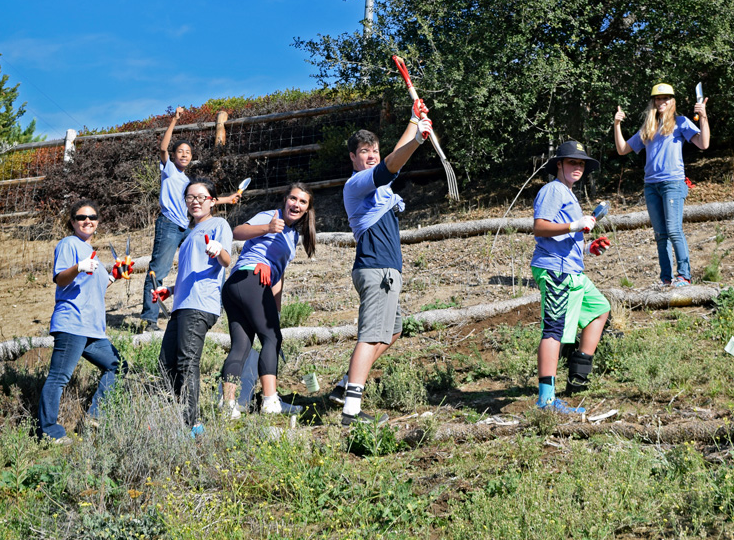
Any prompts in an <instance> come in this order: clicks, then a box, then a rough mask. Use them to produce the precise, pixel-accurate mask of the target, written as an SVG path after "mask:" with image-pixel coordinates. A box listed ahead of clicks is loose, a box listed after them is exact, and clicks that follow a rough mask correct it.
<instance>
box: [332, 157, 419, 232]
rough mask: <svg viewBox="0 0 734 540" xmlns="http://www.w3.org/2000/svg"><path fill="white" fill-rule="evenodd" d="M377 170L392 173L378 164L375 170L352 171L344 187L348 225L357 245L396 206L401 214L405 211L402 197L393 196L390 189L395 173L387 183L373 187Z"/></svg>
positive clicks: (373, 168) (381, 164)
mask: <svg viewBox="0 0 734 540" xmlns="http://www.w3.org/2000/svg"><path fill="white" fill-rule="evenodd" d="M379 168H382V169H384V171H386V172H387V173H388V174H392V173H390V172H389V171H387V167H386V166H385V165H384V164H383V163H382V162H380V163H379V164H378V165H376V166H375V167H372V168H370V169H365V170H364V171H359V172H355V173H354V174H353V175H352V177H351V178H350V179H349V180H347V183H346V184H344V193H343V196H344V209H345V210H346V211H347V217H348V218H349V226H350V227H351V228H352V233H353V234H354V239H355V240H357V242H359V239H360V238H362V235H363V234H364V233H365V231H366V230H367V229H369V228H370V227H372V225H374V224H375V223H377V222H378V221H379V220H380V218H381V217H382V216H383V215H385V214H386V213H387V212H390V211H391V210H392V209H393V207H395V206H397V209H398V211H400V212H402V211H403V210H405V203H404V202H403V198H402V197H401V196H400V195H397V194H395V193H393V190H392V187H391V184H392V180H394V179H395V178H397V176H398V173H395V174H392V176H393V178H392V180H391V181H390V183H386V184H384V185H380V186H376V184H375V180H374V178H373V175H374V174H375V172H376V171H377V172H379V171H380V169H379ZM383 174H384V173H383Z"/></svg>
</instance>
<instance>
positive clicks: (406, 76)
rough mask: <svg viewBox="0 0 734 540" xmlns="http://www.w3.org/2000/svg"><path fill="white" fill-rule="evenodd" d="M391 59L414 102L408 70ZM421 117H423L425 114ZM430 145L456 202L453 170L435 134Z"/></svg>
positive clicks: (414, 95)
mask: <svg viewBox="0 0 734 540" xmlns="http://www.w3.org/2000/svg"><path fill="white" fill-rule="evenodd" d="M392 59H393V61H394V62H395V65H397V66H398V71H400V75H402V76H403V80H404V81H405V85H406V86H407V87H408V93H409V94H410V97H411V99H412V100H413V101H414V102H415V100H417V99H420V98H419V97H418V92H416V90H415V88H414V87H413V83H412V81H411V80H410V75H409V74H408V68H407V66H406V65H405V61H404V60H403V59H402V58H400V57H399V56H397V55H393V57H392ZM422 116H425V113H424V114H423V115H422ZM431 144H433V148H435V150H436V153H437V154H438V157H439V158H440V159H441V165H443V168H444V170H445V171H446V180H447V181H448V185H449V198H451V199H453V200H454V201H458V200H459V188H458V186H457V185H456V174H455V173H454V169H453V168H452V167H451V164H450V163H449V162H448V160H447V159H446V154H444V153H443V150H442V149H441V145H440V144H439V143H438V137H436V134H435V133H431Z"/></svg>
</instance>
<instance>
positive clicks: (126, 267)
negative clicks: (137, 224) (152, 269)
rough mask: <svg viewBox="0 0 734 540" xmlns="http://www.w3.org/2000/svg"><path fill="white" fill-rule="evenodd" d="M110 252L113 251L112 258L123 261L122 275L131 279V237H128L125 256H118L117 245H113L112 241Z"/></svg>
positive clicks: (121, 266)
mask: <svg viewBox="0 0 734 540" xmlns="http://www.w3.org/2000/svg"><path fill="white" fill-rule="evenodd" d="M110 252H111V253H112V258H113V259H115V262H116V263H117V262H119V263H121V265H120V275H122V277H123V278H125V279H130V273H131V272H130V270H131V269H132V264H131V263H132V259H131V258H130V237H129V236H128V237H127V244H126V246H125V258H124V259H120V258H119V257H118V256H117V252H116V251H115V247H114V246H113V245H112V242H110Z"/></svg>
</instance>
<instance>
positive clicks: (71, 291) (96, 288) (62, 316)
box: [51, 235, 109, 339]
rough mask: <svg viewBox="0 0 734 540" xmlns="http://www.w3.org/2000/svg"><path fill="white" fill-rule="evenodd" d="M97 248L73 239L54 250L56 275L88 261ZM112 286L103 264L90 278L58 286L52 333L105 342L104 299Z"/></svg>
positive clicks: (81, 276)
mask: <svg viewBox="0 0 734 540" xmlns="http://www.w3.org/2000/svg"><path fill="white" fill-rule="evenodd" d="M92 251H94V248H92V246H90V245H89V244H87V243H86V242H84V241H83V240H81V239H80V238H79V237H78V236H75V235H72V236H67V237H66V238H64V239H62V240H61V241H60V242H59V243H58V244H57V245H56V249H54V268H53V275H54V277H56V275H57V274H59V272H63V271H64V270H66V269H67V268H71V267H72V266H74V265H75V264H77V263H78V262H79V261H82V260H84V259H88V258H89V256H90V255H91V254H92ZM108 284H109V276H108V274H107V270H105V267H104V266H103V265H102V264H100V265H99V266H98V267H97V270H95V271H94V273H93V274H92V275H91V276H90V275H89V274H87V273H86V272H80V273H79V274H78V275H77V276H76V277H75V278H74V281H72V282H71V283H69V284H68V285H67V286H66V287H61V286H59V285H57V286H56V305H55V306H54V312H53V314H52V315H51V332H66V333H68V334H74V335H76V336H84V337H88V338H94V339H102V338H105V337H106V336H105V329H106V328H107V323H106V321H105V303H104V295H105V292H106V291H107V285H108Z"/></svg>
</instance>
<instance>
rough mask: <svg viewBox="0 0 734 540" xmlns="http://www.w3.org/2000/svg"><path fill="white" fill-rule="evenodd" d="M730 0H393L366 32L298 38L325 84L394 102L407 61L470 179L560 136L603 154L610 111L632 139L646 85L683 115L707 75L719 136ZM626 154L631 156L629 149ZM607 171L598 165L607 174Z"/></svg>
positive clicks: (731, 55) (732, 63) (732, 69)
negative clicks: (666, 95)
mask: <svg viewBox="0 0 734 540" xmlns="http://www.w3.org/2000/svg"><path fill="white" fill-rule="evenodd" d="M732 7H734V0H712V1H710V2H705V3H701V2H693V1H691V0H662V1H661V2H657V3H654V4H648V3H645V2H639V1H630V0H601V1H599V0H564V2H557V1H555V0H525V1H523V2H517V1H516V0H485V1H481V0H391V1H383V2H380V3H378V4H377V6H376V20H375V22H374V24H373V25H372V31H371V33H370V34H369V36H364V35H362V34H361V33H359V32H355V33H353V34H342V35H340V36H335V37H332V36H328V35H327V36H318V38H317V39H312V40H303V39H296V41H295V46H296V47H297V48H300V49H302V50H304V51H306V52H308V53H309V54H310V56H311V62H312V63H313V64H314V65H315V66H317V68H318V72H317V74H316V75H315V77H316V78H317V79H318V80H320V81H321V82H322V83H324V84H334V83H336V84H346V85H354V86H356V87H358V88H359V87H362V88H363V90H364V91H366V92H372V93H374V94H378V95H385V96H386V97H388V99H393V100H395V101H396V104H397V105H398V110H400V109H399V107H401V106H403V105H407V102H408V98H407V93H406V91H405V88H404V85H403V83H402V80H401V79H400V78H399V76H398V73H397V70H396V69H395V66H394V64H393V63H392V61H391V56H392V55H393V54H398V55H400V56H402V57H403V58H404V59H405V61H406V63H407V64H408V68H409V70H410V72H411V75H412V78H413V82H414V84H415V86H416V88H417V90H418V93H419V94H420V95H421V97H424V99H425V101H426V103H427V105H428V106H429V108H430V109H431V112H430V116H431V118H432V119H433V121H434V127H435V128H436V132H437V133H438V134H439V135H441V136H442V142H443V145H444V147H445V150H446V152H447V154H448V156H449V159H450V161H451V162H452V163H453V164H454V166H455V167H457V168H458V169H459V170H462V169H463V171H464V173H465V178H469V177H471V176H472V175H481V177H484V178H491V175H489V174H487V173H488V172H489V170H490V168H492V167H493V166H495V165H496V164H498V163H500V162H501V163H502V165H503V170H506V171H507V170H512V165H513V162H514V163H516V164H517V167H518V170H519V171H526V170H527V169H528V163H529V159H528V158H529V156H531V155H538V154H541V153H542V152H544V151H545V150H546V149H547V145H548V144H549V143H552V144H554V145H557V144H558V143H560V142H562V141H563V140H567V139H569V138H574V139H578V140H580V141H582V142H584V143H586V144H587V146H588V147H589V149H590V151H591V152H592V153H593V154H594V155H595V156H596V157H598V158H600V159H602V161H605V160H606V157H607V156H608V155H609V156H613V162H612V163H613V164H616V163H619V162H620V159H619V158H618V157H616V156H615V155H614V142H613V137H612V135H611V128H612V118H613V115H614V112H615V111H616V106H617V105H621V106H622V107H623V108H625V110H626V111H627V113H628V118H629V120H628V121H627V122H626V124H625V126H624V129H625V133H626V134H627V136H631V135H632V134H633V133H634V130H635V129H637V127H639V124H638V115H639V113H641V112H642V110H643V109H644V107H645V106H646V104H647V101H648V99H649V91H650V88H651V87H652V85H653V84H654V83H655V82H659V81H661V80H665V81H666V82H670V83H671V84H673V85H674V86H675V87H676V88H677V89H678V110H679V112H680V113H682V114H688V115H689V116H690V115H691V114H692V113H691V110H692V108H693V103H694V96H693V95H692V94H693V87H694V85H695V84H696V82H698V81H699V80H701V81H703V83H704V89H705V91H706V95H709V96H711V98H712V99H711V100H710V101H709V107H710V112H711V116H712V121H713V122H712V123H713V126H712V130H715V133H716V135H715V137H716V138H718V139H719V141H721V140H722V139H723V138H725V137H726V138H728V137H730V136H731V134H732V132H731V128H729V127H728V125H729V124H731V122H729V120H730V118H731V117H732V115H733V113H734V110H733V105H732V104H731V103H730V102H731V100H723V99H721V100H717V99H716V97H718V96H722V97H723V96H727V95H728V94H729V93H730V91H729V88H731V87H732V84H733V83H734V52H733V44H734V41H733V40H732V37H731V36H732V35H734V33H733V32H732V27H733V26H734V25H733V24H732V23H733V22H734V9H732ZM625 159H628V158H625ZM603 174H604V167H603V169H602V175H603Z"/></svg>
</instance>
